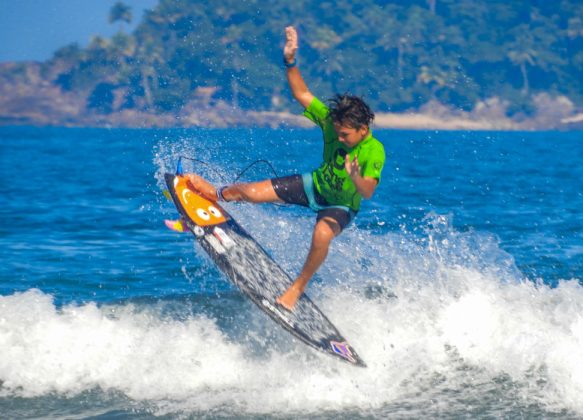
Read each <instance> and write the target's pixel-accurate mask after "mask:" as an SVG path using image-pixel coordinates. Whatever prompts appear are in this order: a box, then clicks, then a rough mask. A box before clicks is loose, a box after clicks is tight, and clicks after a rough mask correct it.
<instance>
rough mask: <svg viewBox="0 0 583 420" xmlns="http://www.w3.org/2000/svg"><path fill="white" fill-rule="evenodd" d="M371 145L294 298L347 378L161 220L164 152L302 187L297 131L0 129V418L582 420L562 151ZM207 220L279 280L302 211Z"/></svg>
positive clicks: (294, 266)
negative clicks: (361, 188) (368, 195)
mask: <svg viewBox="0 0 583 420" xmlns="http://www.w3.org/2000/svg"><path fill="white" fill-rule="evenodd" d="M375 135H376V136H377V137H378V138H379V139H380V140H381V141H382V142H383V143H384V144H385V147H386V150H387V152H388V155H387V164H386V167H385V170H384V172H383V179H382V182H381V184H380V186H379V188H378V189H377V192H376V194H375V196H374V197H373V199H371V200H369V201H366V202H365V203H364V205H363V208H362V210H361V212H360V213H359V215H358V217H357V218H356V220H355V223H354V224H352V225H351V226H350V227H349V228H348V229H347V230H346V231H345V232H344V233H343V234H342V235H341V236H340V237H339V238H337V239H336V240H335V242H334V244H333V246H332V249H331V251H330V254H329V257H328V259H327V261H326V263H325V265H324V266H323V267H322V269H321V270H320V272H319V273H318V274H317V275H316V277H315V278H314V279H313V281H312V282H311V284H310V286H309V290H308V293H309V295H310V296H311V297H312V298H313V300H314V301H315V302H316V303H317V304H318V305H320V307H321V308H322V309H323V310H324V312H325V313H326V314H327V315H328V316H329V318H330V319H331V320H332V321H333V322H334V323H335V325H336V326H337V327H338V328H339V330H340V331H341V332H342V333H343V334H344V335H345V336H346V337H347V338H348V339H349V340H350V341H351V343H352V344H353V345H354V346H355V348H356V349H357V350H358V352H359V354H360V355H361V356H362V357H363V358H364V360H365V361H366V362H367V364H368V366H369V367H368V368H367V369H355V368H353V367H351V366H348V365H344V364H339V363H338V362H337V361H335V360H332V359H331V358H329V357H327V356H326V355H322V354H320V353H316V352H314V351H313V350H311V349H310V348H308V347H306V346H305V345H303V344H301V343H298V342H297V341H296V340H295V339H293V338H292V337H291V336H289V335H288V334H287V333H285V332H284V331H282V330H281V329H280V328H279V327H278V326H276V325H275V324H274V323H273V322H272V321H270V320H269V319H268V318H267V317H265V316H264V315H263V314H262V313H261V312H260V311H258V310H257V309H256V308H255V307H254V306H253V305H252V304H250V303H249V302H248V301H247V300H245V299H244V298H242V297H241V296H240V294H239V293H238V292H237V290H236V289H235V288H234V287H232V286H230V285H229V284H228V282H227V280H226V279H225V278H224V277H223V276H222V275H221V273H220V272H219V271H218V270H217V269H216V268H215V267H214V266H213V264H212V263H211V261H210V260H209V259H208V258H207V257H206V256H205V255H204V253H203V251H202V250H201V249H200V248H197V247H195V246H194V245H193V242H194V241H193V239H192V237H191V236H190V235H178V234H174V233H172V232H170V231H168V230H166V229H165V227H164V224H163V220H164V219H165V218H172V217H175V216H176V211H175V209H174V207H173V205H172V204H171V203H169V202H168V201H167V200H166V199H165V198H164V196H163V194H162V189H163V181H162V176H163V173H164V172H166V171H174V167H175V164H176V161H177V159H178V157H179V156H186V157H191V158H196V159H198V160H200V161H202V162H205V163H200V162H185V164H186V166H187V168H189V169H192V170H195V171H197V172H199V173H202V174H203V175H205V176H206V177H208V178H209V179H211V180H212V181H213V182H215V183H217V184H222V183H225V182H229V181H231V180H233V179H234V178H235V177H236V175H237V174H238V173H239V172H240V171H241V170H242V169H243V168H245V167H246V166H247V165H249V164H251V163H252V162H254V161H256V160H259V159H266V160H269V161H270V162H271V163H272V165H273V167H274V168H275V170H276V171H277V173H278V174H279V175H284V174H289V173H298V172H299V173H301V172H304V171H307V170H310V169H312V168H313V167H315V166H316V165H317V164H318V163H319V159H320V156H321V145H320V134H319V132H318V131H316V130H293V129H284V130H244V129H230V130H198V129H197V130H121V129H115V130H114V129H112V130H108V129H64V128H27V127H19V128H10V127H4V128H0V163H1V165H0V171H1V174H0V175H1V176H0V186H1V192H0V250H1V251H0V252H1V256H2V258H1V264H0V413H2V415H1V416H0V417H2V418H39V417H49V418H140V419H141V418H153V417H156V418H198V417H204V418H214V417H219V418H220V417H243V418H258V417H260V418H271V417H273V418H281V417H283V418H290V417H294V418H295V417H298V418H305V417H310V418H312V417H314V418H331V417H341V418H370V417H373V418H386V417H391V418H418V417H430V418H459V417H462V418H476V417H482V418H485V417H488V418H491V417H503V418H516V417H522V418H529V417H546V418H551V417H556V418H574V417H583V398H581V395H583V287H582V285H583V283H582V281H583V188H582V187H583V165H582V164H581V162H583V143H582V141H583V139H582V137H583V134H582V133H580V132H570V133H561V132H539V133H523V132H407V131H390V130H377V131H375ZM271 176H272V173H271V170H270V168H269V167H268V166H267V165H264V164H258V165H256V166H254V167H252V169H250V170H249V171H248V172H246V173H245V174H244V175H243V179H246V180H255V179H261V178H265V177H271ZM227 208H228V210H229V211H230V212H231V213H232V214H233V215H234V216H235V217H236V218H237V219H238V220H239V221H240V223H241V224H242V225H243V226H244V227H245V228H246V229H247V230H248V231H249V232H250V233H251V234H252V235H254V236H255V238H256V239H257V240H258V241H259V242H260V243H261V244H262V245H263V246H264V248H266V249H267V250H268V251H269V252H270V253H271V255H272V256H273V257H274V258H275V259H276V260H277V261H278V262H279V263H280V264H281V265H282V267H283V268H284V269H286V270H287V271H288V272H289V273H290V274H291V275H292V276H293V275H294V274H295V273H297V272H298V270H299V269H300V268H301V265H302V263H303V258H304V257H305V255H306V252H307V248H308V245H309V237H310V236H309V235H310V232H311V227H312V225H313V222H314V215H313V214H311V213H310V212H309V210H306V209H303V208H295V207H287V206H275V205H269V204H266V205H249V204H227Z"/></svg>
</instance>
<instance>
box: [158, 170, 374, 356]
mask: <svg viewBox="0 0 583 420" xmlns="http://www.w3.org/2000/svg"><path fill="white" fill-rule="evenodd" d="M164 178H165V181H166V184H167V185H168V191H169V192H170V196H171V198H172V201H173V202H174V205H175V206H176V208H177V209H178V212H179V213H180V216H181V218H182V222H183V224H184V225H186V228H187V229H188V230H189V231H191V232H192V233H193V234H194V236H195V238H196V241H197V242H198V244H200V246H201V247H202V249H204V251H206V253H207V254H208V255H209V256H210V258H211V259H212V260H213V262H214V263H215V264H216V265H217V267H218V268H219V269H220V270H221V271H222V272H223V273H224V274H225V275H226V277H227V278H228V279H229V281H230V282H231V283H233V284H234V285H235V286H237V287H238V288H239V290H240V291H241V292H242V293H243V295H245V296H246V297H248V298H249V299H251V301H252V302H253V303H255V304H256V305H257V307H258V308H259V309H261V310H262V311H263V312H264V313H266V314H267V315H268V316H269V317H270V318H271V319H272V320H273V321H275V322H276V323H277V324H278V325H280V326H281V327H283V328H284V329H285V330H287V331H288V332H290V333H291V334H292V335H293V336H294V337H296V338H297V339H299V340H300V341H302V342H303V343H305V344H307V345H308V346H310V347H312V348H314V349H316V350H319V351H321V352H324V353H326V354H328V355H330V356H333V357H335V358H337V359H340V360H342V361H344V362H347V363H350V364H352V365H354V366H361V367H365V366H366V364H365V363H364V361H363V360H362V359H361V358H360V356H359V355H358V354H357V353H356V351H355V350H354V348H353V347H352V346H351V345H350V344H349V343H348V341H347V340H346V339H345V338H344V337H343V336H342V335H341V334H340V332H339V331H338V329H337V328H336V327H335V326H334V325H333V324H332V323H331V322H330V320H328V318H327V317H326V316H325V315H324V314H323V313H322V311H321V310H320V309H319V308H318V307H317V306H316V304H314V303H313V302H312V301H311V300H310V298H309V297H308V296H307V295H306V294H305V293H304V294H303V295H302V296H301V297H300V299H299V300H298V302H297V303H296V305H295V306H294V308H293V310H292V311H288V310H286V309H284V308H282V307H281V306H280V305H279V304H277V303H276V298H277V297H278V296H280V295H281V294H283V292H284V291H285V290H286V289H287V288H288V287H289V286H290V285H291V284H292V279H291V278H290V276H289V275H288V274H287V273H286V272H285V271H284V270H283V269H282V268H281V267H280V266H279V265H278V264H277V263H276V262H275V261H274V260H273V258H271V256H270V255H269V254H268V253H267V252H266V251H265V250H264V249H263V248H262V247H261V246H260V245H259V243H257V241H256V240H255V239H253V237H252V236H251V235H250V234H249V233H247V232H246V231H245V230H244V229H243V228H242V227H241V225H239V223H237V221H235V219H234V218H233V217H232V216H231V215H230V214H229V213H228V212H227V211H225V209H224V208H222V207H221V206H220V205H219V204H217V203H216V202H213V201H209V200H207V199H206V198H204V197H202V196H200V195H199V194H197V192H196V191H194V190H193V189H191V188H190V184H189V183H188V182H187V179H186V178H185V177H184V176H182V175H174V174H169V173H167V174H165V175H164ZM167 225H168V227H169V228H171V229H173V230H177V231H180V229H181V228H180V226H174V225H172V224H171V223H167Z"/></svg>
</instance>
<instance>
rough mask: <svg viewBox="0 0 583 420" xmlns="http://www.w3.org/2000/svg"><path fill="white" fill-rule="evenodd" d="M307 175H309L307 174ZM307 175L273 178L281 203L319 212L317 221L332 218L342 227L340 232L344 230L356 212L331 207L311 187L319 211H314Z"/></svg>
mask: <svg viewBox="0 0 583 420" xmlns="http://www.w3.org/2000/svg"><path fill="white" fill-rule="evenodd" d="M306 175H307V174H306ZM306 175H303V176H302V175H297V174H296V175H289V176H282V177H279V178H273V179H272V180H271V185H272V186H273V189H274V191H275V194H277V196H278V197H279V199H280V200H281V201H283V202H284V203H287V204H297V205H300V206H304V207H308V208H312V209H313V210H314V211H316V212H317V214H318V216H317V217H316V221H319V220H321V219H323V218H324V217H330V218H331V219H333V220H335V221H336V223H338V225H339V226H340V231H342V230H344V228H345V227H346V226H348V224H349V223H350V222H351V221H352V220H353V219H354V216H356V212H355V211H352V210H349V209H348V208H341V207H337V206H332V205H330V204H329V203H328V202H327V201H326V199H325V198H324V197H322V196H321V195H320V194H319V193H318V191H316V189H315V188H313V187H312V186H310V187H311V188H309V190H311V191H313V194H314V197H313V199H314V200H315V202H316V204H317V205H318V209H314V208H313V206H312V205H311V204H310V200H309V198H308V193H307V192H306V189H307V188H306V185H305V184H306V182H307V179H308V178H309V180H310V181H309V182H313V181H312V177H311V174H310V176H309V177H308V176H306Z"/></svg>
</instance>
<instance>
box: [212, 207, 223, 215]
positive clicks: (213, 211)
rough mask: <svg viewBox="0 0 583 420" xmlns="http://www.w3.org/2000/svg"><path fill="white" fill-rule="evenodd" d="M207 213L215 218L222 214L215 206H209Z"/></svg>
mask: <svg viewBox="0 0 583 420" xmlns="http://www.w3.org/2000/svg"><path fill="white" fill-rule="evenodd" d="M209 213H210V214H212V215H213V216H215V217H222V216H223V215H222V213H221V212H220V211H219V209H217V208H216V207H215V206H209Z"/></svg>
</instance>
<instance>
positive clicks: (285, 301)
mask: <svg viewBox="0 0 583 420" xmlns="http://www.w3.org/2000/svg"><path fill="white" fill-rule="evenodd" d="M302 293H303V290H300V289H299V288H298V287H297V286H295V285H293V284H292V285H291V286H290V287H289V288H288V289H287V290H286V291H285V292H284V294H283V295H281V296H280V297H278V298H277V299H276V300H275V301H276V302H277V303H278V304H279V305H281V306H282V307H283V308H285V309H287V310H288V311H293V309H294V306H296V302H297V301H298V299H299V298H300V296H301V295H302Z"/></svg>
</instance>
